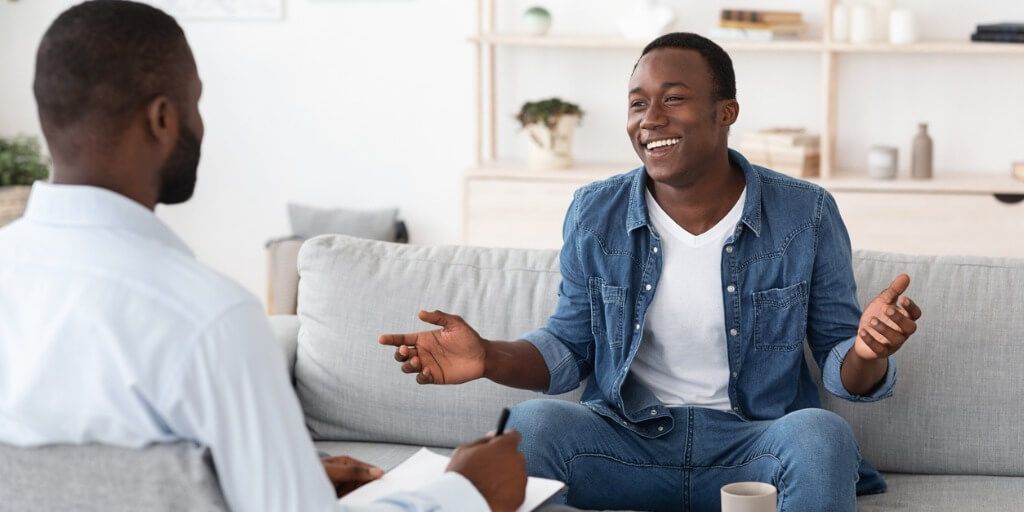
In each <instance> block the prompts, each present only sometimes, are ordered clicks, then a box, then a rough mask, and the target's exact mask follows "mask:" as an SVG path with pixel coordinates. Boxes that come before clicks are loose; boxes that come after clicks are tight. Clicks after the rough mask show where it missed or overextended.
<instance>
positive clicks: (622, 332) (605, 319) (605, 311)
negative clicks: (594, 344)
mask: <svg viewBox="0 0 1024 512" xmlns="http://www.w3.org/2000/svg"><path fill="white" fill-rule="evenodd" d="M587 284H588V288H589V290H590V328H591V331H592V332H593V334H594V339H595V340H597V341H601V339H602V338H603V339H605V340H606V342H607V343H608V345H609V346H612V347H620V346H622V342H623V339H624V338H625V336H626V326H625V319H624V317H625V314H626V292H627V290H628V288H626V287H625V286H614V285H610V284H607V283H605V280H604V279H601V278H600V277H591V278H590V279H589V281H588V283H587Z"/></svg>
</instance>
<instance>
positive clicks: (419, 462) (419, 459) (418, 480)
mask: <svg viewBox="0 0 1024 512" xmlns="http://www.w3.org/2000/svg"><path fill="white" fill-rule="evenodd" d="M450 460H451V459H449V458H448V457H445V456H444V455H438V454H436V453H434V452H432V451H430V450H428V449H426V448H421V449H420V451H418V452H416V454H415V455H413V456H412V457H409V458H408V459H406V460H405V462H403V463H401V464H399V465H398V467H396V468H395V469H392V470H391V471H388V472H387V473H385V474H384V476H382V477H381V478H380V479H379V480H374V481H373V482H370V483H368V484H366V485H364V486H362V487H360V488H358V489H356V490H354V491H352V492H350V493H348V494H346V495H345V496H344V497H342V498H341V499H339V500H338V502H340V503H341V504H343V505H368V504H370V503H373V502H374V501H377V500H379V499H381V498H383V497H385V496H388V495H391V494H394V493H397V492H408V491H415V490H416V489H419V488H420V487H422V486H423V485H425V483H428V482H431V481H433V480H434V479H435V478H437V477H439V476H441V475H443V474H444V470H445V468H447V467H448V462H449V461H450ZM563 487H565V484H564V483H562V482H559V481H558V480H549V479H547V478H536V477H532V476H531V477H530V478H529V480H528V481H527V483H526V499H525V500H523V504H522V505H521V506H520V507H519V509H518V511H517V512H529V511H531V510H533V509H535V508H537V507H539V506H540V505H541V504H543V503H544V502H545V501H547V500H548V499H549V498H551V497H552V496H554V495H555V493H556V492H558V491H560V490H562V488H563Z"/></svg>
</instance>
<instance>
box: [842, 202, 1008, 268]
mask: <svg viewBox="0 0 1024 512" xmlns="http://www.w3.org/2000/svg"><path fill="white" fill-rule="evenodd" d="M833 195H834V196H835V198H836V203H838V204H839V211H840V213H841V214H842V216H843V220H844V221H845V222H846V227H847V229H848V230H849V231H850V240H851V243H852V244H853V247H854V249H870V250H875V251H889V252H902V253H910V254H961V255H973V256H996V257H998V256H1004V257H1015V258H1024V202H1019V203H1016V204H1006V203H1002V202H1000V201H998V200H997V199H996V198H995V197H994V196H992V195H982V194H975V195H972V194H943V193H936V194H907V193H889V192H833Z"/></svg>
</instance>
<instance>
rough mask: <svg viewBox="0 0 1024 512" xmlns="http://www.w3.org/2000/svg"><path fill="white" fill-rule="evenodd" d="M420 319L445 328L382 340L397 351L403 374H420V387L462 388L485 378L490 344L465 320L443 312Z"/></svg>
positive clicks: (389, 336) (418, 379) (428, 314)
mask: <svg viewBox="0 0 1024 512" xmlns="http://www.w3.org/2000/svg"><path fill="white" fill-rule="evenodd" d="M419 317H420V320H423V321H424V322H428V323H431V324H434V325H437V326H440V327H441V328H440V329H437V330H433V331H422V332H417V333H413V334H385V335H383V336H381V337H380V339H379V340H378V341H379V342H380V344H381V345H390V346H393V347H397V348H396V349H395V360H396V361H398V362H400V363H402V371H403V372H405V373H415V374H417V375H416V382H419V383H420V384H461V383H463V382H469V381H471V380H474V379H479V378H480V377H483V376H484V356H485V352H484V344H485V343H486V341H484V339H483V338H481V337H480V335H479V334H477V332H476V331H475V330H473V328H472V327H470V326H469V324H467V323H466V321H465V320H463V319H462V317H459V316H457V315H449V314H448V313H444V312H442V311H431V312H427V311H420V313H419Z"/></svg>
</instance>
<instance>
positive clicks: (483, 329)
mask: <svg viewBox="0 0 1024 512" xmlns="http://www.w3.org/2000/svg"><path fill="white" fill-rule="evenodd" d="M299 268H300V273H301V274H302V281H301V285H300V292H299V296H300V300H299V318H300V322H301V328H300V333H299V344H298V354H297V362H296V365H295V372H296V381H297V382H296V385H297V390H298V394H299V397H300V400H301V401H302V403H303V408H304V409H305V412H306V416H307V423H308V425H309V426H310V428H311V430H312V432H313V436H314V438H316V439H318V440H376V441H390V442H400V443H411V444H427V445H437V446H453V445H455V444H457V443H459V442H462V441H466V440H469V439H471V438H473V437H475V436H477V435H480V434H481V433H483V432H485V431H487V430H489V429H492V428H493V422H494V419H495V418H496V417H497V411H498V410H499V409H500V407H502V406H505V405H509V404H512V403H515V402H517V401H520V400H525V399H529V398H534V397H536V396H537V395H536V394H535V393H530V392H525V391H517V390H510V389H506V388H502V387H500V386H497V385H495V384H493V383H491V382H474V383H471V384H469V385H464V386H452V387H447V386H444V387H441V386H420V385H418V384H416V383H415V380H414V378H413V376H411V375H406V374H403V373H401V372H400V371H399V369H398V364H397V363H395V361H394V359H393V358H392V351H391V350H389V349H388V348H386V347H382V346H379V345H378V344H377V341H376V340H377V336H378V335H379V334H381V333H390V332H414V331H418V330H424V329H429V328H431V326H429V325H426V324H423V323H421V322H419V320H418V319H417V318H416V312H417V311H418V310H419V309H435V308H436V309H442V310H447V311H449V312H455V313H459V314H461V315H462V316H463V317H465V318H466V320H468V321H469V322H470V324H471V325H474V326H476V327H477V328H478V330H479V331H480V333H481V335H482V336H484V337H485V338H491V339H515V338H516V337H517V336H519V335H521V334H522V333H525V332H527V331H529V330H531V329H533V328H535V327H537V326H540V325H543V323H544V321H545V320H546V318H547V316H548V315H549V314H550V313H551V311H552V310H553V308H554V303H555V299H556V293H557V289H558V284H559V281H560V276H559V274H558V267H557V252H556V251H536V250H522V249H482V248H471V247H416V246H401V245H396V244H386V243H379V242H372V241H365V240H358V239H352V238H348V237H338V236H328V237H320V238H316V239H313V240H311V241H310V242H308V243H306V244H305V246H304V247H303V248H302V252H301V253H300V255H299ZM854 270H855V274H856V279H857V282H858V289H859V295H860V300H861V303H862V304H865V303H867V301H869V300H870V299H871V298H873V297H874V296H875V295H877V293H878V292H879V291H881V290H882V289H884V288H885V287H886V286H887V285H888V284H889V282H890V280H891V279H892V278H893V277H895V276H896V275H898V274H899V273H901V272H907V273H909V274H910V275H911V278H912V282H911V285H910V290H909V296H910V297H912V298H913V299H914V300H915V301H917V302H918V303H919V304H921V307H922V308H923V309H924V317H923V318H922V319H921V322H920V326H919V330H918V332H917V333H916V334H915V335H914V337H913V338H912V339H911V340H910V341H909V342H908V343H907V344H906V345H905V346H904V348H903V350H901V351H900V352H898V353H897V354H896V356H895V357H896V360H897V364H898V384H897V386H896V393H895V396H893V397H892V398H889V399H887V400H883V401H881V402H878V403H850V402H845V401H842V400H838V399H835V398H834V397H831V396H824V397H823V400H824V406H825V407H826V408H828V409H831V410H833V411H835V412H837V413H839V414H840V415H842V416H843V417H845V418H846V419H847V421H849V422H850V424H851V425H852V427H853V429H854V431H855V432H856V434H857V438H858V440H859V442H860V445H861V450H862V452H863V454H864V455H865V457H867V458H868V459H869V460H871V461H872V462H874V463H875V464H876V465H877V466H878V467H879V468H880V469H882V470H885V471H896V472H913V473H952V474H992V475H1017V476H1024V428H1021V427H1020V425H1024V408H1021V407H1020V404H1021V403H1022V402H1024V352H1022V350H1021V349H1022V346H1021V343H1022V336H1024V260H1008V259H984V258H961V257H926V256H906V255H897V254H886V253H878V252H866V251H857V252H856V253H855V255H854ZM815 370H816V368H812V371H815ZM578 394H579V390H577V391H576V392H574V393H572V394H570V395H569V396H563V397H562V398H566V399H576V397H578Z"/></svg>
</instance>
